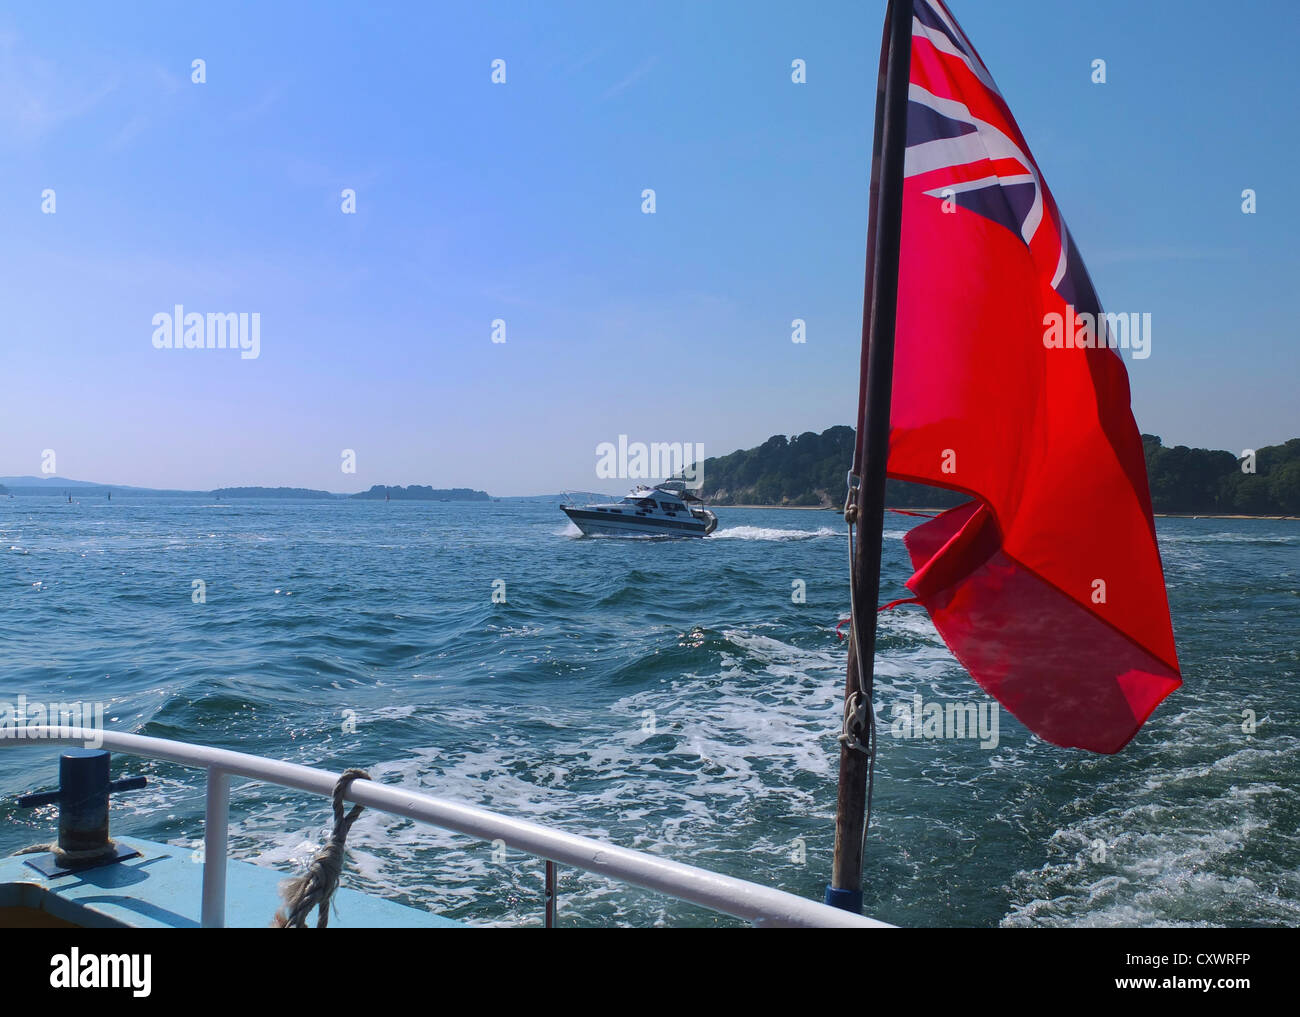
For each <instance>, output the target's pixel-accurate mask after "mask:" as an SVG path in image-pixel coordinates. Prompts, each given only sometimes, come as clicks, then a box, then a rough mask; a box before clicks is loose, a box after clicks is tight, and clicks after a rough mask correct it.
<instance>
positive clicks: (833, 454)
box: [698, 425, 1300, 515]
mask: <svg viewBox="0 0 1300 1017" xmlns="http://www.w3.org/2000/svg"><path fill="white" fill-rule="evenodd" d="M1142 446H1143V450H1144V451H1145V453H1146V462H1147V478H1148V480H1149V482H1150V485H1151V500H1152V504H1153V508H1154V510H1155V511H1156V512H1160V513H1175V514H1189V515H1229V514H1240V515H1300V438H1292V439H1291V440H1290V441H1288V442H1285V443H1284V444H1281V445H1269V446H1266V447H1264V448H1260V449H1256V450H1255V472H1254V473H1246V472H1243V470H1242V460H1241V459H1239V458H1238V457H1237V456H1235V455H1233V454H1232V453H1231V452H1223V451H1216V450H1213V449H1203V448H1188V447H1187V446H1185V445H1176V446H1174V447H1173V448H1168V447H1166V446H1165V445H1164V443H1163V442H1162V441H1161V440H1160V439H1159V438H1158V437H1156V436H1155V435H1152V434H1144V435H1143V436H1142ZM852 462H853V428H852V427H848V426H846V425H839V426H837V427H831V428H828V429H827V430H825V431H823V432H822V433H821V434H816V433H814V432H812V431H807V432H805V433H803V434H800V435H797V436H794V437H789V438H787V437H786V436H785V435H783V434H777V435H773V436H772V437H771V438H768V439H767V441H765V442H763V444H762V445H759V446H758V447H757V448H751V449H742V450H740V451H737V452H732V453H731V454H730V455H725V456H715V457H713V458H710V459H706V460H705V461H704V485H703V488H702V489H701V490H700V491H699V492H698V493H699V494H700V495H701V497H703V498H704V499H705V500H706V501H708V502H710V503H712V504H715V505H771V506H791V507H797V506H809V507H816V506H825V507H830V506H836V507H838V506H839V505H841V504H843V502H844V484H845V473H846V472H847V471H848V469H849V466H850V465H851V463H852ZM965 500H967V496H966V495H963V494H959V493H957V492H954V491H948V490H944V489H942V488H936V487H928V486H925V485H923V484H910V483H907V482H905V481H901V480H890V481H888V482H887V484H886V488H885V504H886V505H889V506H891V507H894V508H922V507H925V508H950V507H952V506H954V505H958V504H960V503H961V502H963V501H965Z"/></svg>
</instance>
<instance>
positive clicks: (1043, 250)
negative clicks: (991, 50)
mask: <svg viewBox="0 0 1300 1017" xmlns="http://www.w3.org/2000/svg"><path fill="white" fill-rule="evenodd" d="M908 99H909V102H908V113H907V150H906V157H905V170H904V174H905V184H904V195H903V220H902V237H901V241H900V251H899V257H900V261H899V293H898V297H899V300H898V318H897V326H896V340H895V351H894V385H893V400H892V409H891V419H890V451H889V461H888V472H889V475H890V476H892V477H897V478H901V479H903V480H912V481H918V482H920V483H924V484H932V485H937V486H941V487H947V488H952V489H955V490H958V491H963V492H966V493H968V494H970V495H972V496H973V497H974V499H975V500H974V501H972V502H968V503H967V504H965V505H963V506H961V507H959V508H956V509H953V510H951V511H949V512H946V513H944V514H943V515H941V516H939V517H937V518H935V519H933V520H931V521H929V522H927V523H924V524H922V525H921V526H919V527H917V528H916V529H914V530H912V531H911V532H910V533H909V534H908V535H907V538H906V546H907V550H908V553H909V555H910V557H911V560H912V564H913V567H914V569H915V575H913V576H912V578H911V579H910V580H908V584H907V585H908V586H909V588H910V589H911V590H912V591H913V593H915V594H916V596H917V598H918V599H919V600H920V602H921V603H922V604H924V606H925V607H926V609H927V610H928V611H929V613H930V616H931V618H932V619H933V620H934V624H935V627H936V628H937V629H938V631H939V633H940V635H941V636H942V637H943V639H944V641H945V643H947V645H948V647H949V648H950V649H951V650H952V652H953V654H954V655H955V656H956V657H957V659H958V660H959V661H960V662H961V664H962V665H963V666H964V667H965V668H966V669H967V670H968V671H969V672H970V674H971V676H972V677H973V678H974V679H975V680H976V681H977V682H979V684H980V685H981V686H983V687H984V688H985V689H986V690H987V691H988V692H989V693H990V694H992V695H993V696H995V697H996V698H997V699H998V700H999V701H1000V702H1001V703H1002V704H1003V705H1004V706H1006V708H1007V709H1008V710H1010V711H1011V713H1012V714H1014V715H1015V716H1016V717H1017V718H1019V719H1020V720H1021V721H1022V722H1023V723H1024V724H1025V726H1026V727H1028V728H1029V729H1030V730H1031V731H1033V732H1034V733H1035V734H1037V735H1039V736H1040V737H1042V738H1045V739H1046V740H1048V741H1050V742H1053V743H1055V744H1057V745H1063V746H1071V747H1078V748H1084V749H1090V750H1092V751H1095V752H1117V751H1118V750H1119V749H1121V748H1122V747H1123V746H1124V745H1125V744H1126V743H1127V742H1128V741H1129V739H1130V738H1132V737H1133V735H1134V734H1135V733H1136V732H1137V730H1138V728H1140V727H1141V726H1142V724H1143V722H1144V721H1145V720H1146V719H1147V717H1148V716H1149V715H1150V714H1151V712H1152V711H1153V710H1154V709H1155V708H1156V706H1157V705H1158V704H1159V703H1160V701H1161V700H1162V699H1164V697H1165V696H1167V695H1168V694H1169V693H1170V692H1172V691H1173V690H1174V689H1175V688H1177V687H1178V686H1179V685H1180V684H1181V679H1180V677H1179V670H1178V658H1177V654H1176V652H1175V649H1174V637H1173V629H1172V625H1171V623H1170V618H1169V605H1168V601H1167V597H1166V593H1165V585H1164V575H1163V571H1162V569H1161V565H1160V554H1159V551H1158V549H1157V547H1156V538H1155V524H1154V521H1153V519H1152V515H1151V498H1150V494H1149V492H1148V489H1147V480H1146V468H1145V463H1144V459H1143V453H1142V442H1141V438H1140V436H1139V434H1138V430H1137V426H1136V424H1135V423H1134V421H1133V416H1132V413H1131V412H1130V410H1129V387H1128V376H1127V374H1126V372H1125V369H1124V364H1123V361H1122V360H1121V358H1120V356H1119V354H1118V352H1116V350H1115V349H1113V348H1110V346H1109V345H1107V340H1108V339H1109V340H1110V341H1111V342H1115V341H1120V340H1123V339H1124V338H1125V337H1124V336H1120V335H1118V334H1117V330H1114V329H1112V330H1111V331H1110V332H1109V333H1107V332H1106V331H1105V329H1104V327H1103V326H1097V325H1095V322H1096V321H1097V319H1096V317H1095V316H1096V315H1097V314H1098V313H1099V311H1100V307H1099V304H1098V300H1097V297H1096V294H1095V292H1094V290H1093V287H1092V283H1091V281H1090V279H1089V278H1088V273H1087V270H1086V269H1085V268H1084V266H1083V262H1082V260H1081V259H1080V257H1079V253H1078V251H1077V250H1076V249H1075V247H1074V244H1073V243H1072V241H1071V239H1070V235H1069V233H1068V231H1067V230H1066V227H1065V223H1064V221H1063V220H1062V218H1061V215H1060V212H1059V210H1058V209H1057V207H1056V203H1055V201H1054V200H1053V198H1052V194H1051V192H1050V191H1049V190H1048V188H1047V185H1046V183H1045V182H1044V181H1043V178H1042V174H1041V173H1040V172H1039V169H1038V166H1037V164H1036V163H1035V162H1034V160H1033V157H1032V155H1031V154H1030V152H1029V147H1028V146H1027V145H1026V144H1025V140H1024V138H1023V136H1022V135H1021V133H1020V129H1019V128H1018V127H1017V126H1016V122H1015V120H1014V119H1013V118H1012V116H1011V113H1010V111H1009V110H1008V108H1007V105H1006V103H1005V102H1004V101H1003V99H1002V96H1001V94H1000V93H999V92H998V90H997V88H996V86H995V85H994V84H993V79H992V77H991V76H990V75H989V73H988V70H987V69H986V68H985V66H984V64H983V62H982V61H981V60H980V58H979V55H978V54H977V53H976V51H975V48H974V47H973V46H972V45H971V44H970V41H969V40H968V39H967V37H966V35H965V33H964V32H962V30H961V28H960V27H959V26H958V25H957V22H956V20H955V19H954V18H953V17H952V15H951V13H950V12H949V11H948V9H947V8H946V6H945V5H944V4H943V3H942V2H940V0H915V10H914V20H913V32H912V52H911V81H910V87H909V93H908ZM1053 315H1055V316H1058V317H1059V321H1060V322H1061V328H1060V330H1054V327H1053V326H1054V323H1055V322H1056V321H1057V320H1058V318H1054V317H1052V316H1053ZM1086 315H1092V316H1094V317H1093V318H1091V319H1089V318H1086V317H1085V316H1086ZM1102 321H1103V322H1104V321H1105V319H1104V318H1103V319H1102ZM1084 323H1088V324H1090V325H1092V327H1091V328H1088V327H1085V324H1084ZM1076 332H1077V336H1076ZM1067 333H1068V334H1067ZM1098 337H1100V339H1099V338H1098Z"/></svg>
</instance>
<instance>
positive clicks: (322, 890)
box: [274, 769, 370, 929]
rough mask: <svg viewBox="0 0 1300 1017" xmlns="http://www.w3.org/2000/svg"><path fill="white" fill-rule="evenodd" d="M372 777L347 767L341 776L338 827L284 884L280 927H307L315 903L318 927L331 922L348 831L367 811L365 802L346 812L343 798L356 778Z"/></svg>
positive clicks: (336, 795)
mask: <svg viewBox="0 0 1300 1017" xmlns="http://www.w3.org/2000/svg"><path fill="white" fill-rule="evenodd" d="M369 779H370V774H368V773H366V771H365V770H357V769H350V770H344V771H343V773H342V774H341V775H340V776H339V779H338V782H337V783H336V784H335V785H334V796H333V802H334V829H333V830H332V831H331V832H330V839H329V840H328V841H327V842H326V843H325V845H324V846H323V847H322V848H321V849H320V850H319V851H317V852H316V854H315V855H314V856H313V857H312V860H311V861H310V862H309V863H308V865H307V871H306V872H304V873H303V874H302V875H301V876H296V877H294V878H293V879H288V880H285V882H284V883H283V884H281V886H280V896H281V897H282V898H283V900H284V907H282V908H281V909H280V910H279V911H277V912H276V913H275V923H274V924H275V925H276V926H277V927H278V928H281V929H305V928H307V916H308V915H310V914H311V909H312V908H314V907H319V908H320V913H319V915H318V916H317V919H316V928H318V929H323V928H325V927H326V926H327V925H328V924H329V908H330V901H332V900H333V899H334V891H335V890H337V889H338V887H339V877H340V876H341V875H342V874H343V861H344V850H345V848H346V842H347V839H348V831H349V830H351V829H352V824H353V823H355V822H356V821H357V817H358V816H360V815H361V813H362V812H364V811H365V806H364V805H353V806H352V809H351V811H349V812H347V813H346V814H345V813H344V811H343V798H344V796H345V795H346V794H347V793H348V788H350V787H351V786H352V782H353V781H354V780H369Z"/></svg>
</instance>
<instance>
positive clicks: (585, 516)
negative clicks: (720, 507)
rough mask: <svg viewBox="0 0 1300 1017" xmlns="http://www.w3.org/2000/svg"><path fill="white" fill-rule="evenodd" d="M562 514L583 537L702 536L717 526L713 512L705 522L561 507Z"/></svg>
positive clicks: (694, 519)
mask: <svg viewBox="0 0 1300 1017" xmlns="http://www.w3.org/2000/svg"><path fill="white" fill-rule="evenodd" d="M560 507H561V508H562V509H563V510H564V514H565V515H567V516H568V517H569V519H571V520H572V521H573V525H574V526H576V527H577V528H578V529H580V530H581V531H582V533H583V536H587V537H591V536H597V535H599V536H613V537H638V536H640V537H644V536H652V537H705V536H708V535H709V534H710V533H712V532H713V530H714V528H715V527H716V526H717V524H718V522H717V518H716V517H715V516H714V515H713V513H712V512H709V513H708V518H707V519H699V518H697V517H695V516H692V517H691V518H690V519H684V518H682V519H670V518H667V517H665V516H658V515H650V514H648V513H647V514H645V515H641V514H636V513H632V512H624V513H621V514H620V513H618V512H614V511H601V510H599V509H588V508H574V507H571V506H568V505H561V506H560Z"/></svg>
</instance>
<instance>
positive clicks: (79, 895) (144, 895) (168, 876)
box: [0, 837, 466, 929]
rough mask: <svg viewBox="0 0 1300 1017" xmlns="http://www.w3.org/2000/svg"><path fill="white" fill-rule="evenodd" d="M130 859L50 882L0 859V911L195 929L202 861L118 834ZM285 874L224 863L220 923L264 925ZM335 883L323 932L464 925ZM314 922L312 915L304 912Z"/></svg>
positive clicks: (87, 922) (19, 863) (21, 861)
mask: <svg viewBox="0 0 1300 1017" xmlns="http://www.w3.org/2000/svg"><path fill="white" fill-rule="evenodd" d="M116 839H117V841H118V843H120V844H126V845H129V846H130V847H132V848H134V849H135V850H137V851H139V852H140V855H139V856H137V857H135V858H128V859H127V860H126V861H124V862H116V863H114V864H112V865H106V866H103V867H102V868H97V869H89V870H86V871H84V872H76V873H71V874H69V875H65V876H58V877H56V878H54V879H51V878H49V877H47V876H44V875H42V874H41V873H40V872H37V871H36V869H34V868H32V866H30V865H28V864H27V861H28V859H34V858H36V857H38V856H36V855H15V856H12V857H8V858H0V908H5V907H25V908H36V909H40V910H43V911H46V912H48V913H49V914H50V915H52V916H53V917H55V918H60V919H63V920H65V921H69V922H72V923H74V924H76V925H81V926H86V927H92V928H93V927H120V926H123V925H126V926H133V927H137V928H150V929H158V928H163V929H196V928H198V927H199V913H200V904H201V901H202V892H203V890H202V886H203V866H202V865H201V864H199V863H197V862H195V861H193V859H192V852H191V850H190V849H187V848H178V847H173V846H171V845H167V844H155V843H154V842H152V841H147V840H140V839H138V838H135V837H118V838H116ZM290 875H292V874H290V873H284V872H279V871H277V870H275V869H266V868H262V867H261V866H259V865H250V864H249V863H247V862H239V861H234V860H231V861H230V862H228V863H227V870H226V925H227V926H228V927H231V928H266V927H268V926H270V924H271V919H272V918H273V917H274V915H275V912H276V910H277V909H278V908H279V906H280V896H279V885H280V883H281V882H283V881H284V880H285V879H287V878H289V877H290ZM347 879H348V875H347V872H346V871H345V872H344V875H343V880H342V883H343V886H341V887H340V889H339V891H338V893H336V894H335V895H334V905H333V908H332V909H331V912H330V922H329V927H330V928H331V929H334V928H340V929H346V928H353V929H358V928H360V929H375V928H422V929H428V928H465V927H466V926H465V925H464V924H463V923H461V922H455V921H452V920H451V919H449V918H443V917H442V916H441V915H435V914H432V913H431V912H428V911H420V910H418V909H416V908H410V907H406V906H404V905H401V904H397V903H394V902H393V901H389V900H384V899H383V898H381V897H372V896H370V895H368V894H364V893H360V892H358V891H356V890H349V889H347V888H346V883H347ZM312 922H313V924H314V922H315V912H313V913H312Z"/></svg>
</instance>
